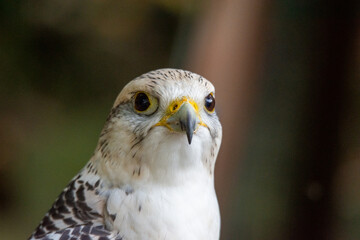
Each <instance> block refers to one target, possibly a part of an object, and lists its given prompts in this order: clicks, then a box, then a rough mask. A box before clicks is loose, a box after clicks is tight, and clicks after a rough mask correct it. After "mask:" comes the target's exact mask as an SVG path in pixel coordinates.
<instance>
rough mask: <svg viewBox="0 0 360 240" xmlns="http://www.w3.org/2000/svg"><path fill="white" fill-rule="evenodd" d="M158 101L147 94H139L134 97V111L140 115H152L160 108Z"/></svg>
mask: <svg viewBox="0 0 360 240" xmlns="http://www.w3.org/2000/svg"><path fill="white" fill-rule="evenodd" d="M158 105H159V104H158V100H157V99H156V98H155V97H153V96H150V95H149V94H147V93H145V92H137V93H136V94H135V97H134V109H135V110H136V112H138V113H142V114H146V115H150V114H152V113H154V112H155V111H156V110H157V108H158Z"/></svg>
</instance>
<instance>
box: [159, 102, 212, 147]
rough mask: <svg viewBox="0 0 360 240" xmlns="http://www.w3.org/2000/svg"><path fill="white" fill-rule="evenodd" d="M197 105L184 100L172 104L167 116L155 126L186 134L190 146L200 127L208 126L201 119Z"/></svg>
mask: <svg viewBox="0 0 360 240" xmlns="http://www.w3.org/2000/svg"><path fill="white" fill-rule="evenodd" d="M198 109H199V108H198V106H197V104H196V103H195V102H194V101H192V100H188V99H187V98H185V97H184V98H182V99H180V100H175V101H174V102H172V103H171V104H170V105H169V107H168V109H167V111H166V114H165V116H164V117H163V118H162V119H161V120H160V121H159V122H158V123H157V124H156V125H155V126H165V127H167V128H168V129H169V130H171V131H175V132H185V133H186V136H187V139H188V142H189V144H191V140H192V137H193V134H194V132H195V131H196V130H197V128H198V126H199V125H204V126H206V125H205V124H204V123H203V122H202V121H201V118H200V114H199V111H198Z"/></svg>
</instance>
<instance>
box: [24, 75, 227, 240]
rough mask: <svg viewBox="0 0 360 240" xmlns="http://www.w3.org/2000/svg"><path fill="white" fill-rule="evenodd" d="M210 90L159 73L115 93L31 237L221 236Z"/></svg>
mask: <svg viewBox="0 0 360 240" xmlns="http://www.w3.org/2000/svg"><path fill="white" fill-rule="evenodd" d="M221 139H222V126H221V123H220V121H219V118H218V116H217V114H216V111H215V88H214V86H213V84H212V83H211V82H210V81H208V80H207V79H206V78H204V77H202V76H200V75H198V74H196V73H192V72H190V71H186V70H181V69H171V68H164V69H158V70H154V71H150V72H148V73H145V74H143V75H141V76H139V77H137V78H135V79H133V80H132V81H130V82H129V83H128V84H127V85H126V86H125V87H124V88H123V89H122V91H121V92H120V93H119V95H118V96H117V98H116V100H115V102H114V104H113V106H112V108H111V111H110V114H109V115H108V117H107V119H106V121H105V125H104V127H103V129H102V131H101V133H100V137H99V140H98V144H97V146H96V149H95V151H94V153H93V155H92V157H91V158H90V160H89V161H88V162H87V163H86V164H85V166H84V168H83V169H82V170H80V172H79V173H78V174H77V175H76V176H75V177H74V178H73V179H72V180H71V181H70V183H69V184H68V185H67V186H66V188H65V189H64V190H63V191H62V192H61V194H60V195H59V197H58V198H57V199H56V200H55V202H54V204H53V205H52V207H51V208H50V210H49V211H48V212H47V213H46V214H45V216H44V217H43V219H42V220H41V222H40V224H39V225H38V227H37V228H36V229H35V231H34V232H33V233H32V235H31V236H30V237H29V239H30V240H35V239H43V240H50V239H53V240H57V239H59V240H65V239H81V240H86V239H95V240H106V239H114V240H120V239H121V240H134V239H140V240H142V239H147V240H151V239H164V240H165V239H166V240H178V239H182V240H183V239H188V240H189V239H206V240H215V239H219V235H220V211H219V205H218V201H217V196H216V192H215V188H214V168H215V162H216V158H217V155H218V152H219V148H220V145H221Z"/></svg>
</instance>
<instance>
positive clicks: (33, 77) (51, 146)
mask: <svg viewBox="0 0 360 240" xmlns="http://www.w3.org/2000/svg"><path fill="white" fill-rule="evenodd" d="M359 23H360V18H359V7H358V4H357V3H356V1H342V2H341V3H338V2H336V1H325V0H324V1H321V0H314V1H300V0H290V1H285V0H278V1H265V0H258V1H252V0H241V1H240V0H226V1H220V0H217V1H215V0H213V1H205V0H202V1H195V0H187V1H186V0H184V1H178V0H174V1H167V0H151V1H129V0H126V1H115V0H110V1H98V0H85V1H63V0H51V1H44V0H39V1H28V0H19V1H0V109H1V117H0V141H1V144H0V236H1V239H26V238H27V237H28V236H29V235H30V234H31V232H32V231H33V229H34V228H35V227H36V226H37V224H38V223H39V221H40V220H41V219H42V217H43V215H44V214H45V213H46V212H47V210H48V209H49V208H50V206H51V204H52V203H53V201H54V200H55V199H56V197H57V195H58V194H59V193H60V192H61V190H62V189H63V188H64V187H65V186H66V184H67V182H68V181H69V180H70V179H71V178H72V177H73V176H74V175H75V174H76V173H77V172H78V171H79V169H81V168H82V167H83V166H84V165H85V163H86V162H87V161H88V159H89V158H90V156H91V155H92V153H93V151H94V148H95V146H96V143H97V138H98V136H99V133H100V131H101V129H102V126H103V123H104V121H105V119H106V117H107V114H108V112H109V110H110V108H111V106H112V103H113V101H114V100H115V98H116V96H117V94H118V93H119V91H120V90H121V89H122V87H123V86H124V85H125V84H126V83H127V82H128V81H130V80H131V79H133V78H135V77H136V76H138V75H140V74H142V73H144V72H147V71H150V70H154V69H158V68H164V67H175V68H185V69H187V70H191V71H194V72H197V73H199V74H201V75H203V76H204V77H206V78H208V79H209V80H210V81H212V82H213V83H214V84H215V87H216V89H217V104H218V105H217V111H218V114H219V115H220V119H221V121H222V123H223V127H224V138H223V145H222V148H221V152H220V154H219V158H218V161H217V165H216V189H217V193H218V198H219V203H220V208H221V213H222V230H221V231H222V237H221V239H246V240H252V239H255V240H257V239H259V240H270V239H317V240H320V239H339V240H340V239H346V240H352V239H360V145H359V144H360V127H359V126H360V82H359V80H360V79H359V77H360V68H359V66H360V28H359Z"/></svg>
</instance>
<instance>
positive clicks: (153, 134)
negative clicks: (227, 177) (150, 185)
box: [95, 69, 222, 184]
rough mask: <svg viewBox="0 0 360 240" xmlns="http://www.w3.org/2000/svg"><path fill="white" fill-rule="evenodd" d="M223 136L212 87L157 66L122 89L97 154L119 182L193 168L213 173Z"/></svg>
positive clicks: (104, 169) (202, 80)
mask: <svg viewBox="0 0 360 240" xmlns="http://www.w3.org/2000/svg"><path fill="white" fill-rule="evenodd" d="M221 136H222V129H221V124H220V122H219V120H218V117H217V115H216V113H215V89H214V86H213V85H212V84H211V83H210V82H209V81H208V80H206V79H205V78H203V77H201V76H199V75H197V74H195V73H191V72H188V71H184V70H177V69H160V70H156V71H152V72H149V73H146V74H143V75H141V76H140V77H138V78H136V79H134V80H132V81H131V82H129V83H128V84H127V85H126V86H125V87H124V89H123V90H122V91H121V92H120V94H119V96H118V97H117V99H116V101H115V103H114V105H113V108H112V110H111V113H110V115H109V116H108V119H107V121H106V124H105V127H104V129H103V131H102V133H101V136H100V140H99V143H98V147H97V151H96V153H95V156H97V158H98V159H100V161H99V162H100V168H101V170H100V171H101V172H103V173H105V174H106V175H109V176H111V177H110V178H111V181H113V182H119V184H124V183H126V182H129V181H134V180H139V179H142V180H146V181H149V179H158V178H159V179H161V178H164V177H165V178H166V176H169V175H170V176H172V177H173V176H176V173H177V172H186V170H191V169H195V170H196V169H197V168H199V169H203V170H204V171H205V172H207V173H208V174H209V175H213V171H214V164H215V160H216V156H217V153H218V150H219V147H220V143H221ZM182 175H183V176H185V175H184V174H182Z"/></svg>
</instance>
